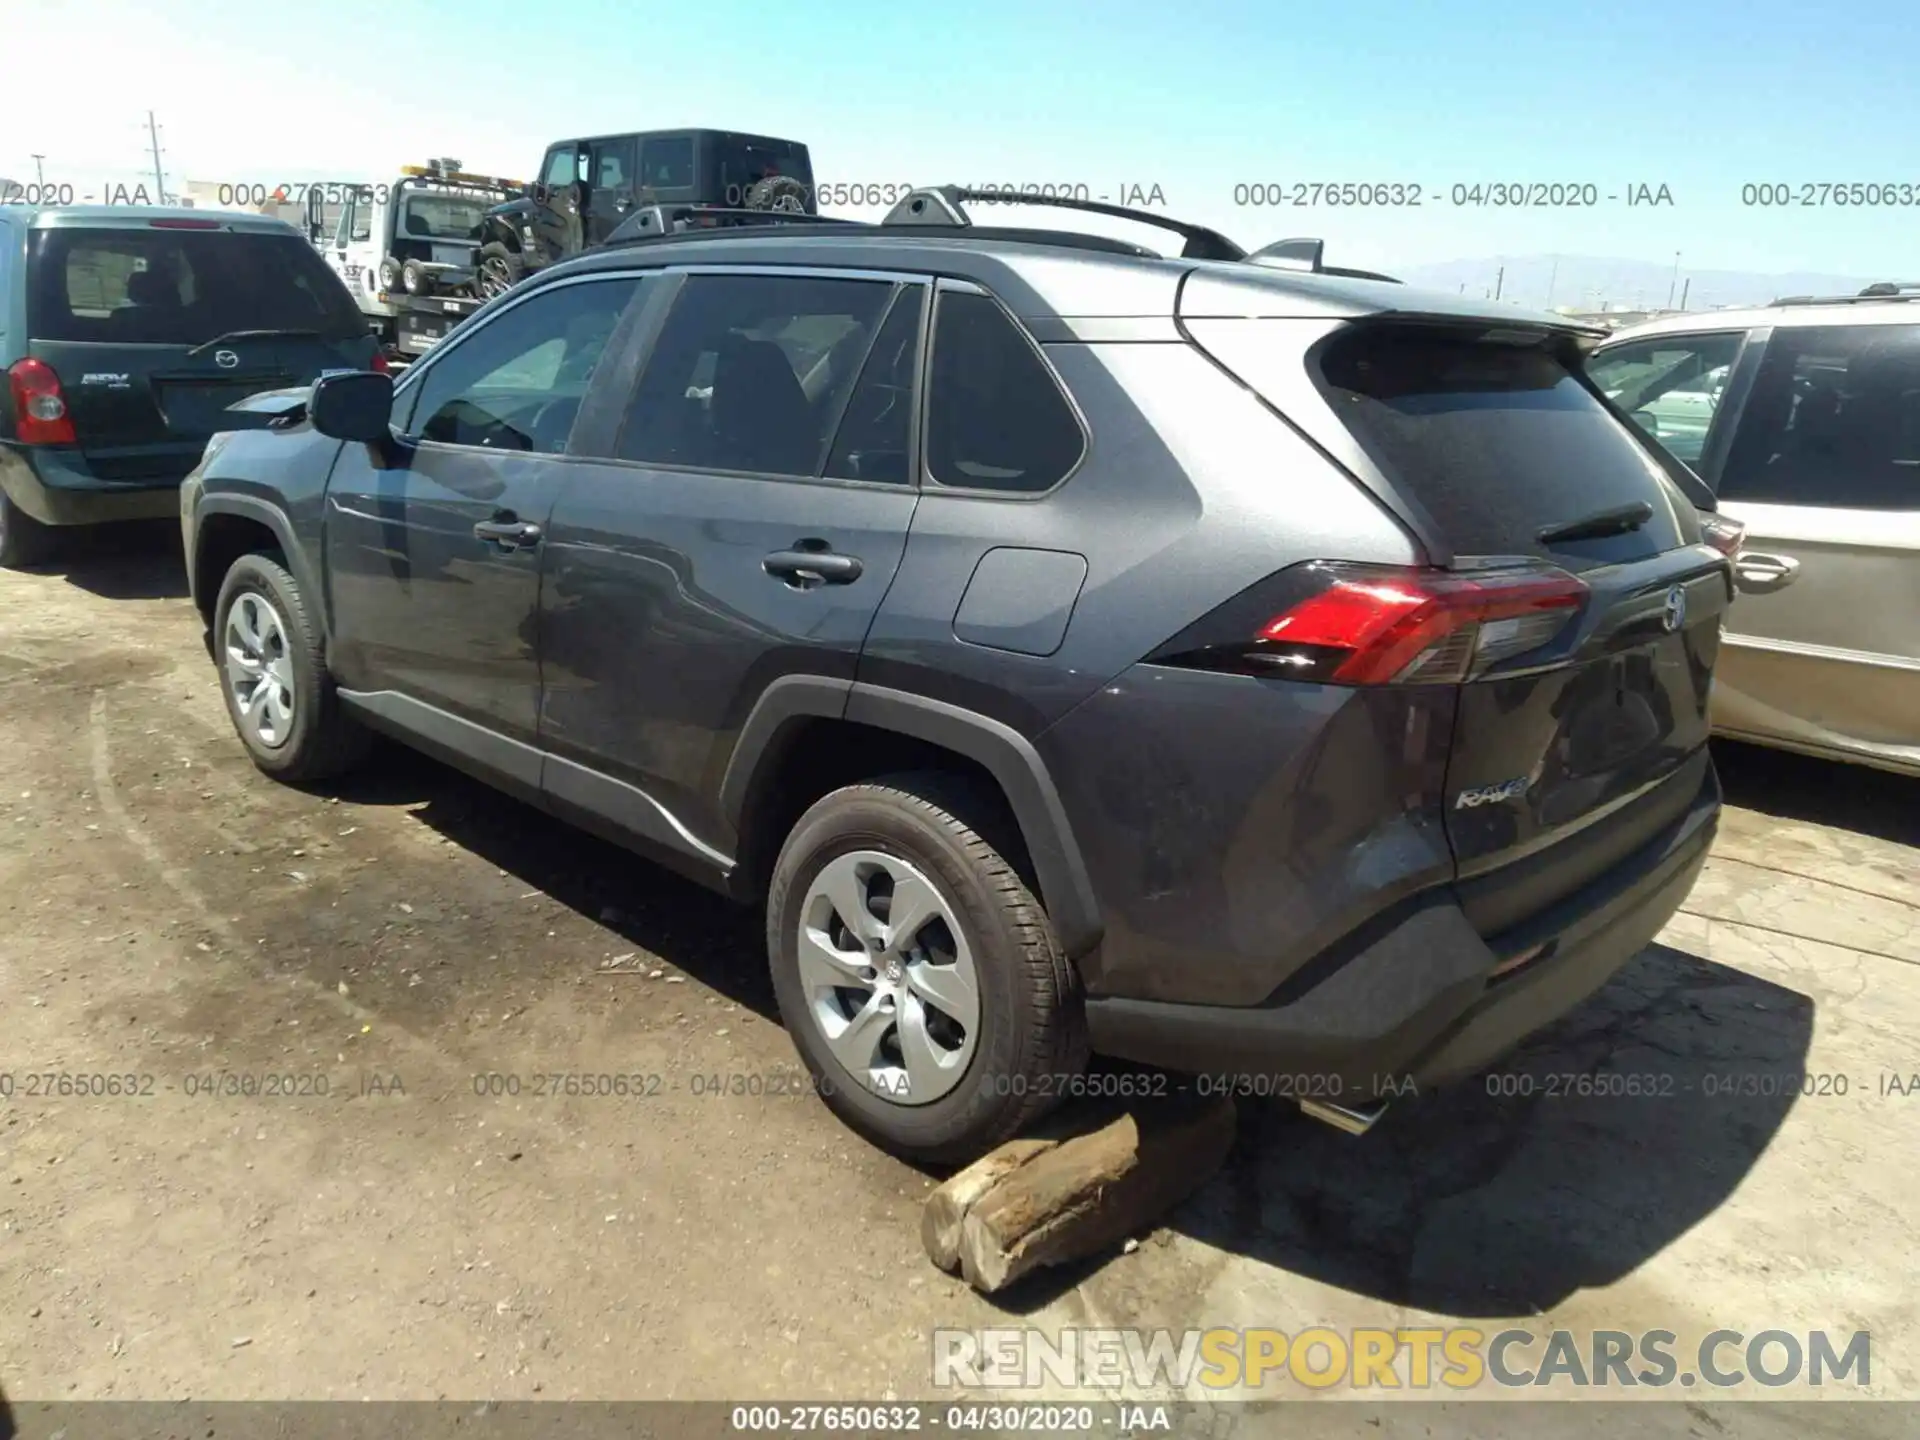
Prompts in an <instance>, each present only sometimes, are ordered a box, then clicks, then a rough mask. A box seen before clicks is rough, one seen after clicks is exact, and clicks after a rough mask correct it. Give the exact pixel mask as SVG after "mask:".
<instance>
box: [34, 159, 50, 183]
mask: <svg viewBox="0 0 1920 1440" xmlns="http://www.w3.org/2000/svg"><path fill="white" fill-rule="evenodd" d="M46 158H47V157H46V156H44V155H36V156H34V157H33V178H34V183H35V184H37V185H39V187H40V188H41V189H42V190H44V189H46V188H47V167H46V166H44V165H42V164H41V163H40V162H41V161H42V160H45V159H46Z"/></svg>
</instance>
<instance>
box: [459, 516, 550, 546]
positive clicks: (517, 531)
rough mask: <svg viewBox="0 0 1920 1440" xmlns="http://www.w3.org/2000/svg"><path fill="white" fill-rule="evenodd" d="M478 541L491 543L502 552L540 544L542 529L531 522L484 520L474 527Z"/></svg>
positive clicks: (474, 533) (474, 535)
mask: <svg viewBox="0 0 1920 1440" xmlns="http://www.w3.org/2000/svg"><path fill="white" fill-rule="evenodd" d="M473 537H474V539H476V540H486V541H490V542H492V543H493V544H495V545H498V546H499V547H500V548H501V549H502V550H518V549H519V548H520V547H521V546H522V545H538V544H539V543H540V527H539V526H538V525H535V524H534V523H533V522H532V521H530V520H482V521H481V522H480V523H479V524H478V525H476V526H474V527H473Z"/></svg>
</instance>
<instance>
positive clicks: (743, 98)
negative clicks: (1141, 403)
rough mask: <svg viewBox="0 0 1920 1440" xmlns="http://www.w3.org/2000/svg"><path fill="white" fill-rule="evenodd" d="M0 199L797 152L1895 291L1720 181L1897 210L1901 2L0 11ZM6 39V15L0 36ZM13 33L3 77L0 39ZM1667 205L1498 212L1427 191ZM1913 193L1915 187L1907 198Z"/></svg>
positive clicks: (1900, 249)
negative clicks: (612, 152)
mask: <svg viewBox="0 0 1920 1440" xmlns="http://www.w3.org/2000/svg"><path fill="white" fill-rule="evenodd" d="M0 5H4V7H5V8H6V9H7V10H8V11H9V12H10V14H9V18H8V20H7V24H6V28H7V30H8V32H9V34H8V45H7V49H8V50H9V51H10V52H12V53H11V54H10V55H9V57H8V59H7V60H5V61H0V74H3V75H4V83H0V176H4V177H7V178H10V179H13V180H26V181H31V180H32V179H33V178H34V166H33V161H32V160H31V158H30V155H31V152H34V151H40V152H43V153H44V154H45V155H46V157H47V158H46V160H45V162H44V164H45V170H46V176H47V178H48V179H49V180H72V181H74V182H75V183H78V184H81V185H95V184H98V183H100V182H101V181H102V180H120V181H128V182H130V181H134V180H138V179H141V178H143V176H144V177H145V178H150V177H151V167H150V166H149V165H147V164H146V162H145V143H146V135H145V128H144V126H145V116H146V111H147V109H148V108H149V107H151V108H152V109H153V110H154V111H155V112H156V113H157V116H158V118H159V120H160V122H161V125H162V127H163V136H162V139H163V143H164V145H165V147H166V153H165V156H164V160H165V165H166V170H167V175H168V178H169V181H170V182H172V183H178V182H179V181H182V180H187V179H194V180H213V181H229V180H231V181H263V182H267V183H274V182H279V181H285V180H295V181H297V180H310V179H315V178H322V177H325V178H339V179H377V178H379V177H380V176H382V175H384V174H390V173H391V172H392V169H393V167H395V166H397V165H400V164H404V163H410V162H416V161H419V160H423V159H425V158H427V157H428V156H430V155H442V154H452V155H455V156H457V157H459V158H460V159H462V160H463V161H465V162H466V164H467V165H468V166H469V167H470V168H475V169H488V170H495V171H504V172H506V173H509V174H515V175H520V174H523V173H524V172H527V171H529V170H531V169H532V168H533V167H534V165H535V163H536V160H537V158H538V155H539V153H540V151H541V149H542V147H543V146H544V145H545V144H546V143H547V142H548V141H549V140H552V139H557V138H561V137H563V136H566V135H570V134H591V133H595V132H606V131H615V130H627V129H641V128H651V127H666V126H672V125H681V124H700V125H714V126H725V127H730V128H738V129H744V130H756V131H761V132H764V133H772V134H779V135H787V136H791V137H794V138H797V139H801V140H805V141H807V142H808V143H809V144H810V145H811V147H812V150H813V156H814V166H815V171H816V174H817V177H818V178H819V179H820V180H822V181H853V182H881V183H888V182H903V181H916V182H931V181H940V180H955V181H974V182H988V181H1001V182H1023V183H1024V182H1032V183H1043V182H1054V183H1067V184H1082V183H1084V184H1086V185H1087V186H1088V187H1089V188H1090V190H1091V192H1092V193H1093V194H1094V195H1096V196H1098V195H1100V194H1102V193H1106V194H1109V195H1112V194H1115V193H1116V192H1117V191H1118V190H1119V188H1120V187H1121V186H1123V185H1129V186H1131V185H1139V186H1142V187H1148V186H1153V185H1157V186H1159V187H1160V190H1161V191H1162V192H1163V194H1164V195H1165V197H1166V200H1167V206H1168V209H1169V210H1170V211H1171V212H1173V213H1175V214H1179V215H1183V216H1187V217H1189V218H1193V219H1198V220H1202V221H1204V222H1206V223H1210V224H1214V225H1216V226H1218V227H1219V228H1221V229H1224V230H1226V231H1227V232H1228V233H1229V234H1231V235H1233V236H1234V237H1235V238H1236V239H1239V240H1240V241H1242V243H1259V242H1264V241H1266V240H1269V239H1274V238H1278V237H1280V236H1283V235H1303V234H1304V235H1321V236H1324V237H1326V238H1327V240H1328V242H1329V251H1330V256H1331V257H1333V258H1336V259H1337V260H1343V261H1345V262H1346V263H1351V264H1358V265H1368V266H1376V267H1382V268H1392V267H1393V266H1395V265H1402V266H1405V265H1412V264H1420V263H1429V262H1433V261H1441V260H1449V259H1459V258H1479V257H1487V256H1501V255H1522V254H1547V253H1566V254H1583V255H1612V256H1626V257H1634V258H1639V259H1643V260H1649V261H1659V262H1662V263H1668V262H1670V261H1671V260H1672V257H1673V254H1674V252H1675V251H1676V250H1677V251H1679V252H1681V255H1682V269H1681V273H1682V274H1683V275H1684V274H1685V273H1686V271H1687V269H1689V268H1691V267H1693V266H1696V265H1697V266H1700V267H1715V268H1722V269H1749V270H1766V271H1784V270H1789V269H1796V268H1797V269H1819V270H1826V271H1830V272H1838V273H1846V274H1866V275H1888V276H1898V277H1899V278H1920V254H1916V250H1920V246H1917V245H1916V243H1915V242H1916V236H1917V235H1920V205H1916V206H1911V207H1909V208H1906V209H1897V208H1880V209H1858V208H1846V209H1842V208H1833V207H1827V208H1802V207H1798V206H1795V207H1791V208H1786V209H1762V208H1754V207H1750V206H1745V205H1743V204H1742V203H1741V193H1740V192H1741V186H1742V184H1743V183H1745V182H1761V181H1769V182H1784V183H1786V184H1789V185H1794V186H1797V185H1799V184H1801V183H1804V182H1821V181H1868V182H1882V183H1886V182H1893V183H1896V184H1898V183H1905V184H1907V185H1908V186H1909V187H1911V188H1913V189H1920V139H1916V138H1915V137H1916V136H1920V85H1916V84H1915V83H1914V79H1913V77H1914V74H1915V48H1914V42H1915V40H1916V38H1920V6H1916V3H1915V0H1857V3H1839V4H1833V3H1829V4H1825V5H1813V4H1808V3H1805V0H1799V3H1785V0H1689V3H1687V4H1684V5H1682V4H1674V3H1646V0H1614V3H1600V4H1564V3H1562V4H1517V3H1502V4H1495V3H1489V0H1431V3H1426V4H1420V3H1401V4H1384V3H1377V0H1339V3H1326V4H1316V5H1301V4H1298V3H1295V4H1286V3H1284V0H1283V3H1274V0H1267V3H1263V4H1260V3H1245V4H1243V3H1225V0H1188V3H1185V4H1166V3H1159V4H1141V3H1135V0H1112V3H1102V4H1097V5H1096V4H1091V3H1088V4H1074V5H1052V6H1049V5H1043V4H1037V3H1035V4H1021V3H1014V0H971V3H967V4H964V5H962V4H952V3H926V4H922V5H918V6H916V5H911V4H903V3H875V0H837V3H835V4H832V5H827V4H816V5H795V4H784V5H780V4H771V3H743V0H700V3H696V4H670V5H632V4H628V3H619V0H546V3H544V4H541V5H528V4H525V3H517V4H510V3H501V0H408V3H406V4H395V3H393V0H328V3H323V4H312V5H302V6H297V7H296V6H293V5H289V4H286V3H284V0H282V3H280V4H276V5H272V6H269V5H267V4H265V3H262V0H251V3H247V0H192V3H182V0H68V3H56V0H0ZM23 16H25V17H31V18H29V19H27V20H26V23H24V24H23V23H21V19H22V17H23ZM29 33H30V34H31V35H32V38H33V43H32V46H31V56H30V57H28V59H29V63H26V64H24V65H23V64H22V63H21V60H22V58H23V57H22V53H21V47H20V46H19V44H18V43H17V42H18V40H19V38H20V37H21V36H22V35H25V34H29ZM1258 181H1272V182H1281V183H1288V182H1296V181H1333V182H1339V181H1361V182H1366V181H1390V182H1404V183H1411V184H1419V185H1422V186H1423V187H1425V189H1426V191H1427V194H1428V196H1429V201H1428V203H1427V204H1426V205H1424V206H1422V207H1421V208H1419V209H1352V208H1349V209H1339V208H1326V207H1321V208H1283V209H1279V210H1274V209H1258V208H1247V207H1244V206H1236V204H1235V203H1234V187H1235V186H1236V185H1238V184H1243V183H1248V182H1258ZM1485 181H1523V182H1531V181H1545V182H1554V181H1558V182H1571V183H1574V184H1586V183H1589V182H1591V183H1593V184H1595V185H1596V186H1598V188H1599V190H1600V192H1601V194H1602V195H1603V196H1605V195H1608V194H1616V193H1618V194H1624V193H1625V192H1626V191H1627V189H1628V187H1630V186H1633V185H1637V184H1642V183H1644V184H1647V185H1649V186H1655V187H1657V186H1659V185H1663V184H1664V185H1666V186H1667V187H1668V188H1669V190H1670V192H1671V194H1672V196H1673V201H1674V203H1673V204H1671V205H1667V206H1657V207H1628V206H1627V205H1625V203H1624V201H1622V202H1605V201H1603V203H1602V204H1601V205H1600V206H1599V207H1598V208H1597V209H1571V210H1565V209H1563V210H1553V209H1546V210H1539V209H1527V210H1514V209H1495V208H1476V207H1472V206H1456V205H1453V204H1450V203H1437V204H1436V203H1434V201H1433V197H1434V194H1435V192H1436V191H1437V192H1439V195H1440V196H1441V197H1442V198H1443V199H1444V198H1445V197H1447V196H1448V194H1449V192H1450V190H1451V187H1452V186H1453V185H1455V184H1473V183H1475V182H1485ZM1916 198H1920V197H1916Z"/></svg>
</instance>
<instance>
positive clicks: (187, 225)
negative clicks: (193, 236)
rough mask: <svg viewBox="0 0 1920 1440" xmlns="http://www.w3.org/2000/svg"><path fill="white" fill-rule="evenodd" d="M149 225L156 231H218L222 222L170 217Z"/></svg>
mask: <svg viewBox="0 0 1920 1440" xmlns="http://www.w3.org/2000/svg"><path fill="white" fill-rule="evenodd" d="M147 224H148V225H149V226H151V227H152V228H153V229H155V230H218V229H219V228H220V225H221V222H220V221H218V220H187V219H184V218H182V217H180V216H169V217H168V218H166V219H164V220H149V221H148V222H147Z"/></svg>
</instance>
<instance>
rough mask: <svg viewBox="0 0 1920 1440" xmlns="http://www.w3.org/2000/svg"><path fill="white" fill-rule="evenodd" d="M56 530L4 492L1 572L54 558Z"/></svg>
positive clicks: (0, 504) (0, 499)
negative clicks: (30, 513)
mask: <svg viewBox="0 0 1920 1440" xmlns="http://www.w3.org/2000/svg"><path fill="white" fill-rule="evenodd" d="M54 539H55V536H54V533H53V527H52V526H50V525H42V524H41V523H40V522H39V521H38V520H36V519H34V518H33V517H32V516H31V515H29V514H27V512H26V511H24V510H22V509H21V508H20V507H19V506H18V505H16V504H14V503H13V501H12V500H10V499H8V498H7V492H6V491H4V490H0V569H6V570H18V569H20V568H22V567H23V566H27V565H38V564H39V563H40V562H41V561H42V560H45V559H46V558H47V557H48V556H50V555H52V554H53V546H54Z"/></svg>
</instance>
